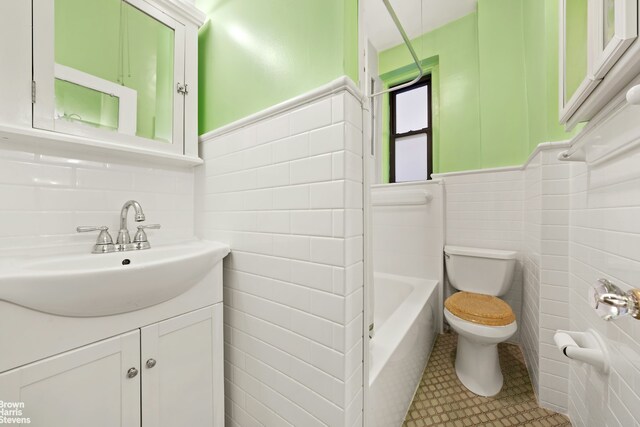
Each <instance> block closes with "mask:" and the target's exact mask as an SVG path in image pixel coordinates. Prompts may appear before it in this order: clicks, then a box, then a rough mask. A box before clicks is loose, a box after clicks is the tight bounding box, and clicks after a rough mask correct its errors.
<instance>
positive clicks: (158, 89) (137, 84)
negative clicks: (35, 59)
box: [54, 0, 175, 143]
mask: <svg viewBox="0 0 640 427" xmlns="http://www.w3.org/2000/svg"><path fill="white" fill-rule="evenodd" d="M54 28H55V30H54V38H55V56H54V58H55V118H56V120H64V121H66V122H69V123H73V124H80V125H82V126H90V127H95V128H100V129H108V130H112V131H117V132H120V133H124V134H129V135H136V136H139V137H142V138H147V139H153V140H156V141H161V142H168V143H170V142H171V141H172V124H173V94H174V85H173V81H174V75H173V56H174V52H173V50H174V43H175V40H174V31H173V29H172V28H169V27H168V26H167V25H165V24H163V23H162V22H160V21H158V20H157V19H155V18H153V17H151V16H150V15H148V14H146V13H144V12H143V11H141V10H139V9H138V8H136V7H134V6H133V5H131V4H129V3H127V2H125V1H122V0H55V22H54Z"/></svg>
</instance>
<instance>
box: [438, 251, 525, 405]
mask: <svg viewBox="0 0 640 427" xmlns="http://www.w3.org/2000/svg"><path fill="white" fill-rule="evenodd" d="M516 255H517V254H516V252H512V251H497V250H487V249H479V248H464V247H455V246H446V247H445V259H446V266H447V276H448V278H449V282H450V283H451V285H452V286H453V287H454V288H456V289H457V290H459V291H460V292H456V293H454V294H453V295H451V296H450V297H449V298H447V300H446V301H445V309H444V316H445V319H446V320H447V322H448V323H449V325H450V326H451V328H452V329H453V330H454V331H456V332H457V333H458V346H457V349H456V365H455V366H456V374H457V375H458V379H459V380H460V381H461V382H462V384H463V385H464V386H465V387H466V388H468V389H469V390H470V391H471V392H473V393H475V394H478V395H481V396H494V395H496V394H498V393H499V392H500V390H501V389H502V385H503V376H502V370H501V369H500V361H499V358H498V344H499V343H501V342H503V341H506V340H508V339H509V338H511V337H512V336H513V334H514V333H515V332H516V331H517V323H516V320H515V315H514V314H513V310H511V307H509V305H508V304H507V303H506V302H504V301H502V300H501V299H499V298H497V297H498V296H501V295H504V294H505V293H506V292H507V291H508V290H509V288H510V286H511V279H512V278H513V270H514V267H515V260H516Z"/></svg>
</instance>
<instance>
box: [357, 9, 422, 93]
mask: <svg viewBox="0 0 640 427" xmlns="http://www.w3.org/2000/svg"><path fill="white" fill-rule="evenodd" d="M382 3H384V5H385V6H386V7H387V10H388V11H389V15H390V16H391V19H393V22H394V23H395V24H396V28H398V31H399V32H400V35H401V36H402V39H403V40H404V43H405V44H406V45H407V48H408V49H409V52H410V53H411V56H412V57H413V61H414V62H415V63H416V67H418V76H417V77H416V78H415V79H413V80H411V81H410V82H407V83H404V84H401V85H400V86H395V87H392V88H390V89H387V90H383V91H380V92H377V93H373V94H371V95H369V98H375V97H377V96H380V95H384V94H385V93H390V92H393V91H396V90H400V89H404V88H405V87H409V86H411V85H412V84H414V83H417V82H418V81H419V80H420V79H421V78H422V76H424V70H423V69H422V66H421V65H420V60H419V59H418V55H416V51H415V50H414V49H413V44H411V40H410V39H409V36H407V33H406V32H405V31H404V28H403V27H402V24H401V23H400V20H399V19H398V15H396V12H395V10H393V7H392V6H391V3H389V0H382Z"/></svg>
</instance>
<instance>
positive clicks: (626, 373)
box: [569, 124, 640, 427]
mask: <svg viewBox="0 0 640 427" xmlns="http://www.w3.org/2000/svg"><path fill="white" fill-rule="evenodd" d="M630 125H631V124H630ZM639 164H640V148H638V146H637V145H636V146H635V149H632V150H631V151H628V152H626V153H624V154H618V155H617V156H614V157H613V158H611V159H609V160H607V161H603V162H600V163H598V164H590V165H589V166H586V165H585V164H583V163H575V164H572V166H571V189H570V193H571V197H570V208H571V213H570V217H571V221H570V227H569V254H570V270H569V271H570V277H569V282H570V294H569V303H570V304H569V306H570V312H571V316H570V319H571V324H570V327H571V329H572V330H577V331H584V330H586V329H588V328H593V329H594V330H596V331H598V332H599V333H600V334H601V335H602V336H603V337H604V338H605V341H606V342H607V344H608V347H609V350H610V351H611V362H612V363H611V372H610V374H609V375H608V376H606V375H602V374H599V373H598V372H597V371H596V370H595V369H594V368H592V367H590V366H588V365H581V364H578V363H575V362H571V375H570V381H569V414H570V416H571V420H572V422H573V424H574V425H575V426H579V427H580V426H624V427H638V426H640V322H638V321H637V320H634V319H632V318H631V317H627V318H621V319H618V320H616V321H613V322H604V321H602V320H601V319H600V318H599V317H598V316H597V314H596V313H595V311H594V310H593V309H592V308H591V307H590V305H589V303H588V302H587V291H588V289H589V287H590V286H592V285H593V284H594V283H595V282H596V281H597V280H598V279H599V278H607V279H609V280H611V281H613V282H614V283H615V284H616V285H618V286H620V287H621V288H622V289H623V290H625V291H627V290H629V289H631V288H634V287H640V221H638V218H640V168H638V165H639Z"/></svg>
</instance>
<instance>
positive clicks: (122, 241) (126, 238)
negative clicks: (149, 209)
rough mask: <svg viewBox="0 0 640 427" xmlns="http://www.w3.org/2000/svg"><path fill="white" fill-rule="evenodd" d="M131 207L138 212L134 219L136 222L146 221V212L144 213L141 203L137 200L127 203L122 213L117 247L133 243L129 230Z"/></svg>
mask: <svg viewBox="0 0 640 427" xmlns="http://www.w3.org/2000/svg"><path fill="white" fill-rule="evenodd" d="M130 207H133V209H135V211H136V215H135V217H134V220H135V221H136V222H142V221H144V220H145V216H144V212H142V206H140V203H138V202H136V201H135V200H129V201H128V202H126V203H125V204H124V206H122V210H121V211H120V231H118V239H117V240H116V245H128V244H130V243H131V235H130V234H129V229H128V228H127V216H128V214H129V208H130Z"/></svg>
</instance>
